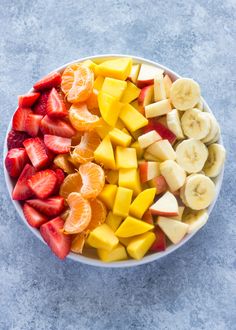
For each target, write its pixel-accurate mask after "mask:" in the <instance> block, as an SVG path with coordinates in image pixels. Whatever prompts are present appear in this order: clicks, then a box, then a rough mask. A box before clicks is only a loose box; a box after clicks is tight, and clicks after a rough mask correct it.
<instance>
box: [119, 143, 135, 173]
mask: <svg viewBox="0 0 236 330" xmlns="http://www.w3.org/2000/svg"><path fill="white" fill-rule="evenodd" d="M116 167H117V169H120V168H137V167H138V163H137V155H136V149H134V148H123V147H120V146H118V147H116Z"/></svg>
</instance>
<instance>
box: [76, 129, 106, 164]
mask: <svg viewBox="0 0 236 330" xmlns="http://www.w3.org/2000/svg"><path fill="white" fill-rule="evenodd" d="M100 142H101V140H100V137H99V135H98V134H97V133H96V132H95V131H89V132H85V133H84V135H83V136H82V138H81V141H80V144H79V145H78V146H77V147H75V149H74V150H73V152H72V153H71V157H72V159H73V161H75V162H76V163H81V164H84V163H87V162H89V161H91V160H93V159H94V151H95V150H96V149H97V147H98V146H99V144H100Z"/></svg>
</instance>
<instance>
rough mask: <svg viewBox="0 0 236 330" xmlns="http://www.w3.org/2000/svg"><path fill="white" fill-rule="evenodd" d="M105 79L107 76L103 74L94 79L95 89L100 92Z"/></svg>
mask: <svg viewBox="0 0 236 330" xmlns="http://www.w3.org/2000/svg"><path fill="white" fill-rule="evenodd" d="M104 79H105V78H104V77H103V76H97V78H96V79H95V80H94V84H93V89H96V90H97V91H98V92H99V91H100V90H101V89H102V85H103V83H104Z"/></svg>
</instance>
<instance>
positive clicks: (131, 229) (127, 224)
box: [115, 216, 154, 237]
mask: <svg viewBox="0 0 236 330" xmlns="http://www.w3.org/2000/svg"><path fill="white" fill-rule="evenodd" d="M153 228H154V226H153V225H151V224H149V223H147V222H145V221H142V220H139V219H136V218H133V217H131V216H128V217H127V218H126V219H125V220H124V221H123V222H122V224H121V225H120V227H119V228H118V229H117V231H116V232H115V234H116V236H118V237H131V236H136V235H139V234H143V233H146V232H147V231H149V230H152V229H153Z"/></svg>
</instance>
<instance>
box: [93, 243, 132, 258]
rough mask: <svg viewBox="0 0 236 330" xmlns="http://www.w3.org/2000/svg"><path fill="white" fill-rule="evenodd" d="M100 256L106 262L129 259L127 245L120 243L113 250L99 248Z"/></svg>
mask: <svg viewBox="0 0 236 330" xmlns="http://www.w3.org/2000/svg"><path fill="white" fill-rule="evenodd" d="M97 253H98V257H99V258H100V259H101V260H102V261H104V262H113V261H120V260H126V259H128V256H127V253H126V250H125V247H124V246H123V245H121V244H118V245H117V246H116V247H115V248H114V249H113V250H111V251H107V250H103V249H98V250H97Z"/></svg>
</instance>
